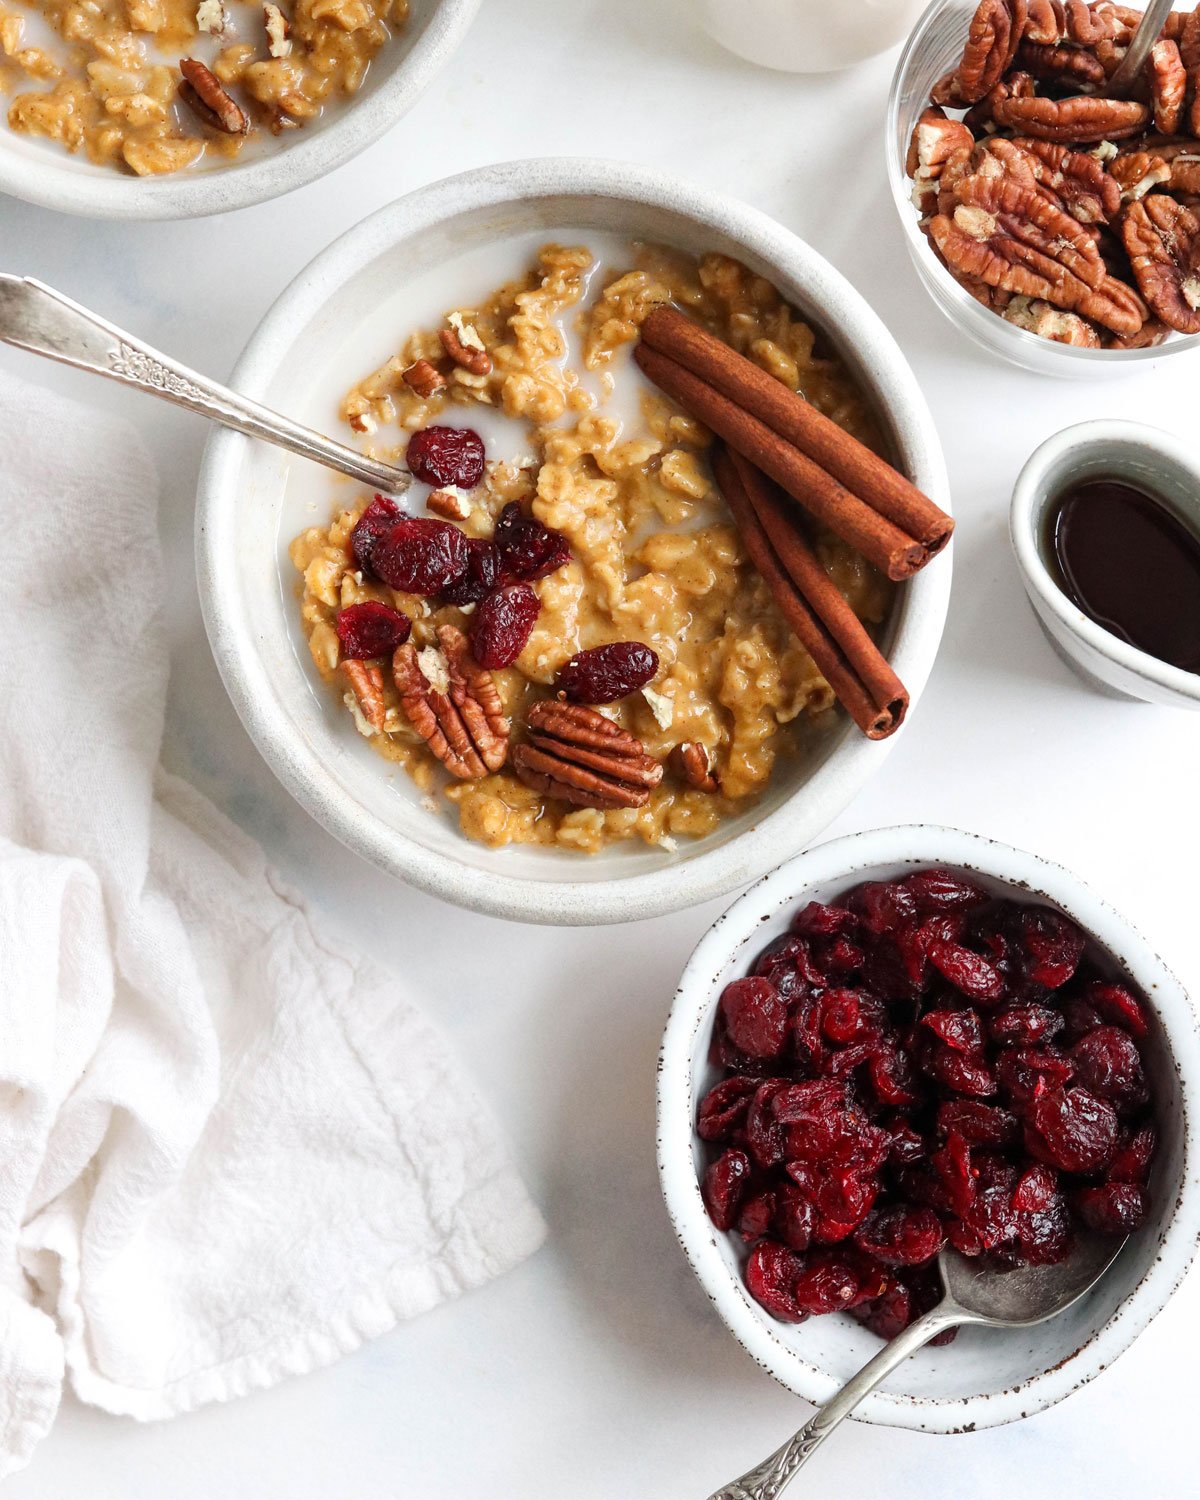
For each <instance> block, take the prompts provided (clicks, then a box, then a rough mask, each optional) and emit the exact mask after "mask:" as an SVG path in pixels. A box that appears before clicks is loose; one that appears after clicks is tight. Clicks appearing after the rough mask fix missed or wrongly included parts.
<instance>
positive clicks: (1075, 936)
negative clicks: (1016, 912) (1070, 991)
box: [1021, 908, 1085, 990]
mask: <svg viewBox="0 0 1200 1500" xmlns="http://www.w3.org/2000/svg"><path fill="white" fill-rule="evenodd" d="M1021 928H1022V936H1023V938H1024V940H1025V947H1026V950H1027V951H1028V953H1029V955H1030V960H1031V961H1030V965H1029V977H1030V979H1032V980H1033V981H1034V982H1035V983H1036V984H1043V985H1045V987H1046V988H1047V989H1048V990H1057V989H1061V987H1062V986H1063V985H1064V984H1066V982H1067V980H1068V979H1070V978H1071V976H1072V975H1073V974H1074V973H1075V970H1076V969H1077V968H1078V967H1079V960H1080V959H1081V958H1082V957H1083V948H1084V941H1085V939H1084V936H1083V933H1082V932H1080V930H1079V928H1078V927H1076V926H1075V924H1074V922H1069V921H1068V920H1067V918H1066V917H1064V916H1063V915H1062V914H1061V912H1056V911H1049V910H1043V909H1040V908H1032V909H1028V910H1026V911H1025V912H1023V913H1022V916H1021Z"/></svg>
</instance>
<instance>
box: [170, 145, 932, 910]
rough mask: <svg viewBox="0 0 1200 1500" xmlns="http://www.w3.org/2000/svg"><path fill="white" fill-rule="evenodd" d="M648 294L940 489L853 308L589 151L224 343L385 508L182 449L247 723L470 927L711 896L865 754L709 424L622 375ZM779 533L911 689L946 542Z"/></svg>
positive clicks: (444, 210) (290, 464)
mask: <svg viewBox="0 0 1200 1500" xmlns="http://www.w3.org/2000/svg"><path fill="white" fill-rule="evenodd" d="M664 303H671V304H673V305H674V306H675V307H677V308H683V309H686V310H687V312H688V313H689V315H690V316H691V317H692V318H693V319H694V320H695V321H696V322H698V323H700V324H702V325H703V326H704V327H705V328H706V329H708V330H709V331H711V332H712V333H714V334H715V335H716V336H718V337H719V338H721V339H723V340H725V341H727V342H729V343H731V344H733V345H735V346H740V348H741V349H742V350H743V351H745V352H747V353H748V354H749V355H750V357H752V358H754V359H755V360H756V361H757V362H758V363H759V364H760V365H761V367H762V368H764V369H768V370H769V371H770V372H771V373H773V374H775V375H776V376H777V377H778V378H779V379H781V380H782V381H783V382H784V384H786V385H789V386H790V387H791V389H792V390H794V391H801V392H802V393H803V394H804V395H805V396H806V397H807V398H808V400H809V401H810V402H811V403H812V405H813V406H814V407H816V408H818V409H819V410H821V411H822V412H823V413H824V415H825V416H826V417H828V418H830V419H831V420H832V421H833V422H835V423H837V424H838V425H839V426H840V427H841V428H842V429H843V430H845V431H847V432H850V433H852V434H853V435H854V436H855V437H856V438H858V439H859V440H860V441H861V442H862V443H864V444H866V445H868V446H873V447H874V448H875V449H876V450H877V451H878V452H880V453H882V454H884V455H885V456H887V457H888V458H890V459H891V460H892V461H893V462H894V463H895V464H896V466H897V467H898V468H899V469H900V470H901V471H902V472H903V473H905V474H906V475H907V476H908V477H909V478H910V479H911V480H912V481H913V482H914V483H915V484H917V485H919V486H920V488H921V489H922V490H923V491H924V492H925V494H927V495H928V496H930V497H931V498H932V499H934V500H935V501H939V502H942V503H944V502H945V498H946V480H945V473H944V468H943V464H942V458H941V453H940V449H939V447H938V444H937V439H936V435H935V433H934V430H933V426H932V422H931V419H930V415H929V412H928V410H927V408H926V406H925V404H924V401H923V399H922V397H921V394H920V392H919V390H918V388H917V386H916V382H915V380H914V378H913V376H912V374H911V372H910V371H909V369H908V367H907V365H906V364H905V362H904V360H903V357H902V356H901V355H900V353H899V350H898V349H897V348H896V346H895V344H894V343H893V342H892V340H891V338H890V336H889V335H888V334H887V332H886V330H885V329H884V328H883V326H882V325H881V324H880V322H879V321H878V319H877V318H876V317H875V316H874V314H873V313H872V312H871V311H870V309H869V308H868V307H867V306H866V304H865V303H864V302H863V301H862V299H861V298H860V297H859V296H858V295H857V293H855V292H854V291H853V289H852V288H850V287H849V286H848V284H847V283H845V282H844V281H843V280H842V278H841V277H840V276H838V274H837V273H836V272H835V271H833V270H832V268H831V267H829V266H828V265H827V264H826V263H825V262H824V261H822V260H821V258H820V257H819V256H817V255H816V254H815V253H814V252H813V251H811V250H810V249H809V248H808V247H807V246H806V245H804V244H803V243H802V242H801V241H799V240H798V239H796V238H795V237H794V236H793V235H791V234H790V233H789V232H787V231H786V230H784V229H782V228H781V227H780V226H778V225H776V224H775V223H773V222H772V221H771V220H769V219H768V218H766V217H765V216H764V215H761V214H759V213H757V212H756V211H754V210H752V209H749V208H747V207H745V206H744V205H741V204H738V203H736V202H733V201H731V200H728V199H724V198H721V197H718V196H715V195H711V194H708V193H704V192H702V191H700V190H698V189H695V188H692V187H690V186H688V185H686V184H682V183H680V182H678V181H676V180H674V179H671V178H669V177H666V176H663V175H660V174H657V173H653V172H648V171H645V170H643V169H640V168H633V167H627V166H624V165H621V164H614V163H597V162H572V161H546V162H522V163H513V164H509V165H505V166H499V167H490V168H486V169H482V170H479V171H476V172H472V173H468V174H466V175H465V176H463V177H458V178H453V179H450V180H449V181H447V182H444V183H438V184H435V185H434V186H432V187H430V188H426V189H423V190H422V191H421V192H419V193H416V194H413V195H411V196H409V197H408V198H405V199H402V200H401V201H400V202H398V203H396V204H393V205H392V206H390V207H389V208H387V209H384V210H382V211H381V212H380V213H378V214H375V215H373V216H372V217H371V218H369V219H367V220H365V221H364V222H363V223H362V224H361V225H359V226H358V227H357V228H356V229H354V230H352V231H350V233H349V234H348V235H346V236H344V237H343V238H342V239H341V240H339V241H337V242H336V243H335V244H334V245H333V246H332V247H331V248H330V249H329V250H327V251H326V252H325V253H324V254H323V255H322V256H321V257H319V258H318V259H317V261H315V262H314V263H313V264H312V266H310V267H309V269H308V270H307V271H306V272H304V273H303V274H302V275H301V276H300V277H299V278H298V279H297V281H296V282H295V283H294V284H293V286H292V287H291V288H290V289H289V290H288V291H287V292H285V293H284V295H283V297H282V298H281V299H280V301H279V303H277V305H276V307H275V309H274V310H273V311H272V312H271V313H270V314H269V315H268V318H267V319H266V321H265V322H264V324H263V325H262V327H261V328H260V329H259V331H258V332H257V333H256V334H255V336H254V338H253V339H252V341H251V344H250V346H249V348H248V350H247V351H246V354H245V355H244V357H243V359H242V361H241V363H240V365H239V367H238V370H237V372H236V374H235V382H236V383H237V384H238V385H239V386H240V387H241V388H242V389H244V390H246V391H247V392H252V393H254V394H256V395H258V396H260V397H262V398H263V399H264V400H268V401H270V402H272V403H274V404H276V405H277V406H278V407H279V408H280V409H283V410H288V411H292V412H294V413H295V414H296V415H297V416H298V417H302V418H306V419H309V420H312V421H313V422H314V423H315V424H316V425H318V426H321V425H323V426H325V427H326V428H327V429H330V430H332V429H334V428H335V426H336V425H337V424H338V423H339V422H340V423H341V424H342V431H343V432H344V433H345V434H347V435H348V436H349V437H350V438H351V439H353V438H354V435H355V434H357V440H358V442H359V443H360V444H361V445H362V446H363V447H364V448H365V449H367V450H369V451H371V452H374V453H375V454H376V455H378V456H380V457H383V456H385V455H386V456H388V457H393V458H396V459H397V460H398V461H400V462H403V463H406V464H407V466H408V467H409V468H410V469H411V471H412V473H413V475H414V483H413V486H412V488H411V490H410V491H409V492H408V493H407V494H406V495H405V496H403V497H402V498H401V499H400V500H399V501H398V502H397V501H393V500H389V499H388V498H387V497H374V496H372V495H371V494H369V493H367V492H364V491H363V490H362V488H361V487H360V486H358V485H356V484H355V483H353V482H352V481H349V480H342V479H340V478H338V477H336V476H330V475H329V474H328V473H327V472H325V471H323V470H320V469H318V468H316V467H314V466H311V465H302V464H301V463H299V462H298V461H295V460H292V459H289V458H288V457H286V456H285V455H283V454H282V453H279V452H276V451H275V450H272V449H269V448H265V447H263V446H261V445H257V444H254V443H251V442H249V441H248V440H246V439H243V438H241V437H240V436H238V435H236V434H233V433H225V432H218V433H216V434H214V437H213V439H212V441H211V443H210V447H209V450H208V452H207V454H206V458H205V463H204V468H203V471H202V476H201V483H200V496H199V510H198V516H197V528H198V529H197V558H198V566H199V570H200V579H201V597H202V599H203V600H204V603H205V615H206V623H207V627H208V630H209V636H210V640H211V642H212V644H213V648H214V652H215V654H216V657H217V661H218V665H219V666H220V669H221V671H222V675H223V676H224V678H225V681H226V685H227V687H228V688H229V690H230V693H231V696H232V697H233V700H234V703H235V705H236V707H237V708H238V711H239V713H240V714H241V716H242V718H243V721H244V722H245V723H246V726H247V728H248V729H249V731H250V733H251V735H252V736H253V737H254V739H255V741H256V743H257V744H258V745H259V748H260V749H261V750H262V751H263V753H264V755H265V756H266V758H267V759H268V761H269V762H270V764H271V765H272V767H273V769H275V771H276V772H277V774H278V775H279V776H280V777H281V779H282V780H283V781H284V783H285V784H286V785H287V786H288V787H289V789H290V790H292V791H293V793H294V794H295V795H296V796H297V797H298V799H299V800H300V801H301V802H302V803H303V805H304V806H305V807H307V808H308V809H309V811H310V812H312V813H313V815H314V816H316V817H317V818H318V820H319V821H321V822H322V823H323V824H324V825H325V826H326V827H327V828H329V829H330V831H331V832H333V833H335V834H336V835H337V836H338V837H339V838H341V839H342V840H343V841H344V842H346V843H347V844H349V845H350V846H351V847H353V848H355V849H357V850H358V851H359V852H361V853H363V854H364V855H365V856H366V857H368V858H370V859H372V860H374V861H375V862H376V863H377V864H379V865H380V866H381V867H382V868H384V869H386V870H389V871H390V872H392V873H395V874H397V875H399V876H401V877H402V878H404V879H405V880H407V881H409V882H411V883H413V884H416V885H418V886H419V887H421V888H422V889H426V890H429V891H432V892H433V893H435V894H437V895H440V896H443V897H445V898H446V899H449V900H453V901H457V902H459V903H461V904H463V905H466V906H470V907H473V908H476V909H479V910H483V911H487V912H491V913H494V914H497V915H503V916H508V917H513V918H518V919H522V920H529V921H545V922H561V923H584V922H602V921H621V920H628V919H629V918H630V917H631V916H638V917H642V916H652V915H655V914H659V913H662V912H665V911H669V910H674V909H678V908H680V907H684V906H687V905H691V904H694V903H695V902H696V901H699V900H704V899H706V898H708V897H712V896H716V895H718V894H721V893H723V892H726V891H729V890H731V889H733V888H734V887H736V886H738V885H740V884H743V883H745V882H746V881H747V880H749V879H751V878H753V876H754V875H756V874H758V873H761V872H762V871H763V870H764V869H767V868H769V867H770V866H771V865H772V864H775V863H778V861H779V860H780V859H781V858H783V857H784V856H785V855H786V854H787V853H789V852H791V851H793V850H794V849H795V848H797V847H800V846H802V845H803V844H804V843H805V842H807V841H808V840H809V839H811V838H812V837H814V836H815V835H816V833H818V832H819V831H820V830H821V829H822V828H823V827H824V826H825V825H826V824H827V823H828V822H829V821H830V820H831V819H832V818H833V817H834V816H836V814H837V813H838V812H839V811H840V810H841V809H842V808H843V807H844V806H845V805H846V803H847V802H848V801H849V800H850V798H851V797H852V796H853V795H854V793H855V791H856V790H857V789H858V787H859V786H861V784H862V783H863V782H864V781H865V780H866V778H867V777H868V776H869V775H870V774H871V773H872V771H873V770H875V769H876V768H877V767H878V766H879V764H880V762H881V760H882V757H883V755H884V754H885V753H886V750H887V742H873V741H871V740H869V739H867V738H866V737H865V735H864V734H863V733H862V732H861V731H860V730H859V729H858V728H857V727H856V725H855V724H854V723H853V722H852V721H851V719H850V718H849V717H848V716H847V714H845V713H844V712H842V710H841V709H840V708H838V707H837V705H836V703H835V699H834V694H833V691H832V689H831V688H830V686H829V683H828V682H827V681H826V680H825V678H824V677H823V676H822V674H821V672H820V671H819V670H818V669H817V667H816V665H815V663H814V661H813V659H812V657H811V656H810V655H809V654H808V652H806V651H805V650H804V649H803V648H802V647H801V646H800V645H799V643H798V641H797V640H796V639H795V637H794V636H793V635H792V634H791V631H790V630H789V628H788V626H787V624H786V623H785V621H784V619H783V618H782V617H781V615H780V613H779V610H778V608H777V607H776V603H775V601H774V599H773V597H772V595H771V593H770V592H769V591H768V589H767V588H766V586H765V585H764V582H763V580H762V578H761V577H760V576H759V575H758V573H757V571H756V570H755V569H754V568H753V567H752V566H751V565H750V562H749V560H748V557H747V555H746V552H745V549H744V547H743V546H742V544H741V541H740V539H739V532H738V530H737V528H736V527H735V526H734V525H733V523H732V517H731V515H730V513H729V512H728V510H727V509H726V508H725V505H724V502H723V499H722V496H721V493H720V491H719V489H718V487H717V486H716V484H715V482H714V478H713V469H712V463H711V459H712V434H711V433H710V432H709V431H708V430H707V429H706V428H705V427H703V426H702V425H701V424H699V423H698V422H696V421H695V420H694V419H693V418H691V417H689V416H688V415H687V413H686V412H684V411H683V410H682V409H680V408H679V407H677V406H676V405H674V403H673V402H672V401H671V400H669V399H667V398H666V397H665V396H664V395H663V394H662V392H661V391H659V390H657V389H656V388H655V387H653V386H651V385H650V384H649V382H648V381H646V380H645V379H644V378H643V377H642V376H641V374H640V373H639V370H638V368H637V367H636V365H635V362H634V358H633V355H634V352H635V350H636V348H637V347H638V338H639V334H640V330H641V326H642V324H643V323H644V321H645V320H646V318H647V317H648V316H649V315H650V314H651V313H652V312H653V310H654V309H655V308H660V307H662V305H663V304H664ZM314 370H319V371H320V377H319V379H315V380H314V379H313V377H312V372H313V371H314ZM812 545H813V548H814V551H815V553H816V555H817V556H818V557H819V558H820V560H821V562H822V563H823V564H824V568H825V571H826V572H827V574H828V575H829V576H830V577H832V578H833V579H834V580H835V582H836V584H837V587H838V590H839V591H840V595H841V597H842V598H844V599H845V600H846V601H847V602H848V604H849V606H850V608H851V610H852V611H853V612H854V615H855V616H856V617H857V618H858V619H859V620H860V621H861V622H862V625H863V628H864V630H865V631H866V632H869V633H870V635H871V637H872V638H873V639H874V640H876V641H877V642H878V644H879V649H880V651H881V653H883V654H884V655H885V656H886V659H887V662H888V664H890V667H892V668H894V669H895V671H896V673H897V674H898V675H899V676H900V677H901V678H902V679H903V681H904V684H905V686H906V688H907V690H908V693H909V695H910V698H911V700H912V701H913V702H915V701H916V699H917V698H918V696H919V694H920V691H921V688H922V686H923V684H924V681H925V678H926V677H927V675H928V673H929V670H930V669H931V667H932V663H933V658H934V655H935V653H936V649H937V645H938V641H939V639H940V634H941V629H942V625H943V622H944V617H945V609H946V603H947V595H948V590H949V571H950V568H949V560H948V558H938V559H937V560H936V562H934V563H933V564H932V565H931V566H930V567H929V568H927V569H925V570H924V571H922V572H921V573H919V574H918V575H917V576H916V577H914V578H912V579H911V580H909V581H907V582H905V583H903V584H901V585H896V584H893V583H891V582H889V581H888V580H887V579H885V578H884V577H882V576H881V575H880V574H879V573H878V572H876V571H875V570H874V569H873V568H871V567H870V566H868V565H867V564H866V563H865V562H864V561H863V559H862V558H861V557H859V556H857V555H856V554H855V553H854V552H853V551H852V550H851V549H850V548H848V547H847V546H846V545H845V544H844V543H842V542H841V541H840V540H839V539H838V538H837V537H835V536H833V535H832V534H825V533H823V532H821V531H819V530H818V531H816V532H814V534H813V537H812Z"/></svg>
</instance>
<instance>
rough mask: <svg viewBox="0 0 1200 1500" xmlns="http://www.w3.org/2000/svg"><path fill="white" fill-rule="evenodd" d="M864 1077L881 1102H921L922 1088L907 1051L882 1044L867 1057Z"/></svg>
mask: <svg viewBox="0 0 1200 1500" xmlns="http://www.w3.org/2000/svg"><path fill="white" fill-rule="evenodd" d="M867 1077H868V1078H870V1080H871V1087H872V1088H873V1089H874V1090H875V1097H876V1098H877V1099H878V1100H879V1102H880V1104H889V1105H893V1106H895V1107H897V1108H906V1107H907V1108H912V1106H913V1105H916V1104H919V1103H920V1102H921V1097H922V1094H923V1090H922V1088H921V1081H920V1079H919V1078H918V1077H917V1073H916V1069H915V1068H914V1067H913V1065H912V1060H911V1059H910V1057H909V1056H908V1053H907V1052H901V1051H900V1049H899V1048H898V1047H881V1048H878V1049H877V1050H876V1051H875V1052H873V1053H872V1054H871V1057H870V1058H869V1059H868V1061H867Z"/></svg>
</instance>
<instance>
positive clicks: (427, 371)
mask: <svg viewBox="0 0 1200 1500" xmlns="http://www.w3.org/2000/svg"><path fill="white" fill-rule="evenodd" d="M400 379H401V380H403V382H404V384H405V385H406V386H408V388H409V390H411V391H416V393H417V395H418V396H420V397H421V398H422V399H423V400H425V401H428V400H429V398H430V396H432V395H433V393H434V392H435V391H440V390H441V389H442V388H443V387H444V386H445V384H446V377H445V376H444V375H443V374H442V372H441V371H440V370H439V369H438V368H437V366H436V365H431V364H430V363H429V361H428V360H427V359H419V360H417V362H416V363H415V364H411V365H409V367H408V369H407V370H405V371H404V373H403V374H402V375H401V377H400Z"/></svg>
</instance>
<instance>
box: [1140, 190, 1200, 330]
mask: <svg viewBox="0 0 1200 1500" xmlns="http://www.w3.org/2000/svg"><path fill="white" fill-rule="evenodd" d="M1121 236H1122V238H1123V239H1124V241H1125V249H1126V250H1127V251H1128V252H1129V261H1130V264H1131V265H1132V266H1133V274H1134V276H1135V277H1136V278H1137V284H1138V286H1139V288H1140V289H1141V293H1142V296H1143V297H1145V299H1146V301H1147V302H1148V303H1149V304H1150V308H1151V311H1152V312H1154V313H1156V314H1157V315H1158V317H1159V318H1161V319H1162V321H1163V322H1164V323H1166V324H1167V325H1168V326H1169V327H1171V328H1174V329H1175V331H1176V332H1177V333H1200V219H1197V217H1196V215H1195V214H1194V213H1192V211H1191V210H1190V209H1188V208H1185V207H1184V206H1183V204H1182V203H1177V202H1176V201H1175V199H1174V198H1172V197H1170V196H1169V194H1167V193H1152V194H1151V195H1150V196H1149V197H1148V198H1145V199H1142V200H1141V201H1140V202H1138V203H1131V204H1130V205H1129V206H1128V208H1126V210H1125V215H1124V217H1123V218H1122V220H1121Z"/></svg>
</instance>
